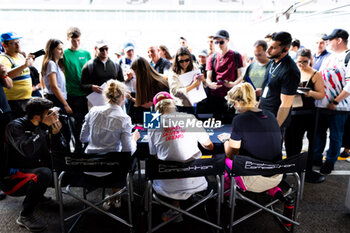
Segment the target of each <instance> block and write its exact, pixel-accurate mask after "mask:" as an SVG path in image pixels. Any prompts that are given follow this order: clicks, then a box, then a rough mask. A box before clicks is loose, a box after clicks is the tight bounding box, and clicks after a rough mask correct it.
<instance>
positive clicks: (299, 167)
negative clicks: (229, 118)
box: [225, 153, 307, 233]
mask: <svg viewBox="0 0 350 233" xmlns="http://www.w3.org/2000/svg"><path fill="white" fill-rule="evenodd" d="M306 160H307V153H301V154H298V155H295V156H292V157H289V158H287V159H284V160H280V161H278V162H276V163H271V162H265V161H261V160H257V159H254V158H251V157H248V156H242V155H234V156H233V163H232V170H231V171H230V177H231V186H230V189H229V190H230V199H229V207H230V208H231V213H230V222H229V226H228V228H229V232H230V233H231V232H232V227H233V226H235V225H237V224H238V223H240V222H242V221H244V220H246V219H248V218H250V217H252V216H254V215H255V214H257V213H259V212H261V211H262V210H264V211H266V212H268V213H270V214H272V215H274V217H275V218H276V219H277V220H278V222H279V223H280V225H281V226H282V227H283V229H284V230H285V231H287V232H293V230H294V226H295V225H300V224H299V223H298V222H297V221H296V214H297V211H298V206H299V201H300V199H301V196H302V191H303V185H304V178H305V169H306ZM298 173H299V174H301V176H299V174H298ZM275 174H292V175H293V176H294V180H295V184H296V185H295V186H291V185H288V190H287V191H285V192H283V197H284V199H285V198H286V197H289V198H293V199H295V202H294V208H293V210H292V213H291V216H292V217H290V216H289V217H286V216H284V215H283V214H281V213H279V212H278V211H277V210H276V209H274V205H275V204H277V203H278V202H279V199H275V198H274V199H272V201H271V202H269V203H267V204H266V203H264V204H260V203H258V202H256V201H254V200H251V199H249V198H248V197H246V195H244V194H243V192H241V190H239V189H238V188H237V183H236V181H235V178H234V177H235V176H254V175H262V176H273V175H275ZM282 182H284V181H282ZM227 191H228V190H226V191H225V193H226V192H227ZM262 194H264V193H262ZM236 200H242V201H245V202H248V203H250V204H251V205H253V206H255V207H257V209H256V210H254V211H253V212H251V213H248V214H246V215H244V216H243V217H240V218H239V219H236V220H235V221H234V214H235V206H236ZM282 221H284V222H285V223H286V222H287V224H283V222H282Z"/></svg>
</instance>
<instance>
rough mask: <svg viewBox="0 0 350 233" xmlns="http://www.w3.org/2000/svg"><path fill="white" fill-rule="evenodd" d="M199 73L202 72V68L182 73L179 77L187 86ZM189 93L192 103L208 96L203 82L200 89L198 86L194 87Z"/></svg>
mask: <svg viewBox="0 0 350 233" xmlns="http://www.w3.org/2000/svg"><path fill="white" fill-rule="evenodd" d="M198 73H201V72H200V70H194V71H191V72H187V73H184V74H182V75H180V76H179V79H180V81H181V83H182V85H184V86H185V87H187V86H188V85H190V84H191V83H192V82H193V77H194V76H195V75H196V74H198ZM187 95H188V98H189V100H190V102H191V104H192V105H193V104H194V103H198V102H200V101H202V100H204V99H205V98H207V94H206V93H205V90H204V87H203V83H202V82H201V84H200V85H199V87H198V89H197V88H195V89H192V90H191V91H189V92H188V93H187Z"/></svg>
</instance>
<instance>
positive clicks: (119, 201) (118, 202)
mask: <svg viewBox="0 0 350 233" xmlns="http://www.w3.org/2000/svg"><path fill="white" fill-rule="evenodd" d="M121 206H122V199H121V198H120V196H117V197H116V198H115V201H114V207H115V208H117V209H118V208H120V207H121Z"/></svg>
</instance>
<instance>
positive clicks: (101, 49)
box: [98, 48, 108, 52]
mask: <svg viewBox="0 0 350 233" xmlns="http://www.w3.org/2000/svg"><path fill="white" fill-rule="evenodd" d="M98 50H100V52H103V51H105V50H106V51H108V48H99V49H98Z"/></svg>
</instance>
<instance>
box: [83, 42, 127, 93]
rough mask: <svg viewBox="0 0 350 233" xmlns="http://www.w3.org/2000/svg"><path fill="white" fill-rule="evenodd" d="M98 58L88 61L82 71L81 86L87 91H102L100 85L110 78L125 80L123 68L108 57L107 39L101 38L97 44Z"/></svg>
mask: <svg viewBox="0 0 350 233" xmlns="http://www.w3.org/2000/svg"><path fill="white" fill-rule="evenodd" d="M95 51H96V55H97V56H96V58H95V59H93V60H90V61H89V62H87V63H86V64H85V65H84V67H83V69H82V71H81V85H80V88H81V89H82V90H83V91H85V92H87V93H91V92H96V93H100V94H101V93H102V91H103V89H102V88H101V87H100V86H101V85H102V84H103V83H105V82H107V81H108V80H110V79H116V80H118V81H120V82H124V76H123V71H122V68H121V67H120V65H119V64H116V63H115V62H113V61H112V60H111V59H110V58H109V57H108V51H109V46H108V43H107V41H105V40H99V41H97V42H96V46H95Z"/></svg>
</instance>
